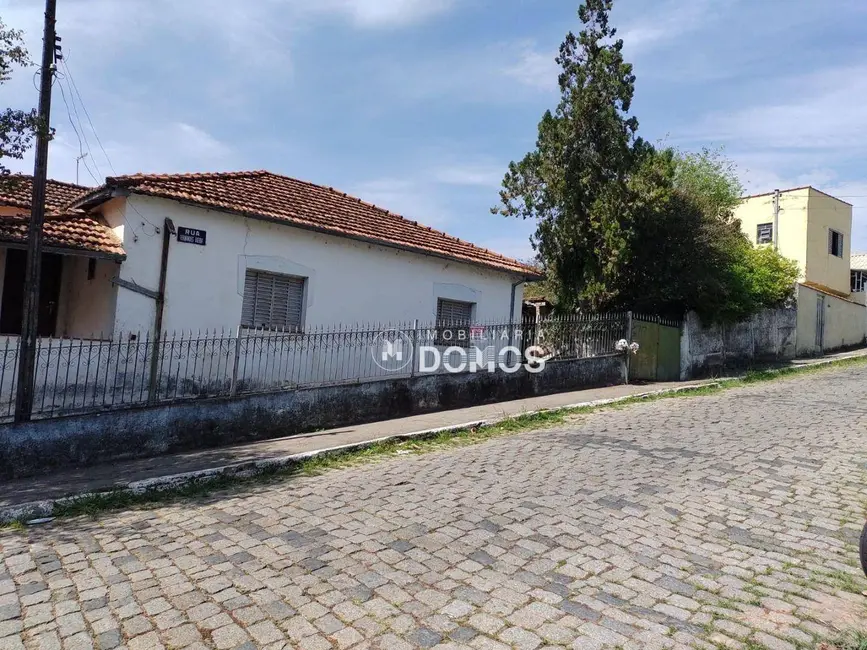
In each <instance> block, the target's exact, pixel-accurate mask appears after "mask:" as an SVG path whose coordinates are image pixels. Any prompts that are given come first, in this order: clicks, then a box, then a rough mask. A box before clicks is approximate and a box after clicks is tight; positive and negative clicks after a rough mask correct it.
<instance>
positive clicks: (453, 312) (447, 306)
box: [437, 299, 473, 325]
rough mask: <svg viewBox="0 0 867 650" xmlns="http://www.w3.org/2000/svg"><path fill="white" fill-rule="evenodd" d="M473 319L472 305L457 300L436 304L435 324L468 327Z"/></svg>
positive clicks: (441, 300) (442, 301)
mask: <svg viewBox="0 0 867 650" xmlns="http://www.w3.org/2000/svg"><path fill="white" fill-rule="evenodd" d="M472 318H473V304H472V303H470V302H459V301H457V300H443V299H440V301H439V302H438V303H437V322H438V323H443V324H446V325H450V324H455V325H469V324H470V321H472Z"/></svg>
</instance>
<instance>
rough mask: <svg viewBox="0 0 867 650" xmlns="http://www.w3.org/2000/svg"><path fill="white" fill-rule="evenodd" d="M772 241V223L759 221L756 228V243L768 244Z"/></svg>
mask: <svg viewBox="0 0 867 650" xmlns="http://www.w3.org/2000/svg"><path fill="white" fill-rule="evenodd" d="M773 241H774V224H772V223H760V224H759V225H758V227H757V228H756V243H757V244H770V243H771V242H773Z"/></svg>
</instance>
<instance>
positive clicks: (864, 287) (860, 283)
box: [852, 271, 867, 293]
mask: <svg viewBox="0 0 867 650" xmlns="http://www.w3.org/2000/svg"><path fill="white" fill-rule="evenodd" d="M862 291H867V272H865V271H852V293H861V292H862Z"/></svg>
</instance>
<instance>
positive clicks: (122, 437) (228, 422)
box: [0, 355, 625, 480]
mask: <svg viewBox="0 0 867 650" xmlns="http://www.w3.org/2000/svg"><path fill="white" fill-rule="evenodd" d="M624 380H625V364H624V358H623V356H622V355H609V356H606V357H596V358H593V359H579V360H574V361H558V362H552V363H549V364H548V365H547V366H546V368H545V370H544V371H543V372H541V373H538V374H530V373H527V372H526V371H524V370H521V371H519V372H517V373H514V374H506V373H502V372H497V373H466V374H461V375H428V376H423V377H416V378H413V379H397V380H386V381H379V382H372V383H366V384H356V385H351V386H339V387H333V386H332V387H325V388H316V389H307V390H296V391H284V392H277V393H270V394H263V395H251V396H245V397H240V398H235V399H207V400H199V401H192V402H186V403H181V404H175V405H171V406H169V405H167V406H157V407H149V408H139V409H129V410H124V411H112V412H108V413H102V414H98V415H87V416H76V417H68V418H58V419H54V420H43V421H35V422H30V423H27V424H20V425H9V426H5V427H3V428H2V429H0V441H2V444H0V479H6V480H8V479H11V478H14V477H22V476H30V475H35V474H40V473H50V472H51V471H54V470H58V469H61V468H64V467H71V466H72V467H77V468H80V467H83V466H87V465H92V464H96V463H100V462H110V461H116V460H121V459H130V458H143V457H149V456H157V455H160V454H166V453H171V452H178V451H185V450H193V449H205V448H212V447H217V446H220V445H227V444H231V443H239V442H250V441H255V440H263V439H268V438H276V437H282V436H287V435H291V434H295V433H302V432H307V431H312V430H317V429H322V428H330V427H339V426H348V425H351V424H360V423H363V422H371V421H378V420H383V419H388V418H396V417H404V416H408V415H413V414H417V413H424V412H430V411H437V410H445V409H453V408H461V407H466V406H472V405H475V404H481V403H485V402H498V401H504V400H510V399H519V398H523V397H530V396H533V395H542V394H546V393H556V392H562V391H568V390H577V389H581V388H590V387H595V386H605V385H614V384H621V383H623V382H624Z"/></svg>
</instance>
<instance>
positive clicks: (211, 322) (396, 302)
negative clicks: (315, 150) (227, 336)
mask: <svg viewBox="0 0 867 650" xmlns="http://www.w3.org/2000/svg"><path fill="white" fill-rule="evenodd" d="M124 201H125V202H126V204H125V203H124ZM103 214H104V216H105V218H106V220H107V221H108V222H109V224H110V225H111V226H112V227H114V228H115V231H116V232H118V233H119V235H120V236H121V237H122V238H123V243H124V248H125V250H126V252H127V260H126V261H125V262H124V264H123V265H122V266H121V269H120V277H122V278H124V279H126V280H130V281H134V282H136V283H137V284H139V285H141V286H144V287H147V288H148V289H156V288H157V284H158V280H159V265H160V250H161V246H162V236H161V235H159V234H157V233H156V231H155V228H154V227H155V226H156V227H158V228H162V227H163V222H164V219H165V217H170V218H171V219H172V221H173V222H174V224H175V226H177V227H181V226H183V227H189V228H196V229H202V230H205V231H206V232H207V245H205V246H196V245H193V244H185V243H180V242H178V241H177V240H176V239H174V238H173V239H172V242H171V253H170V256H169V265H168V277H167V286H166V307H165V319H164V327H165V328H166V330H168V331H172V330H183V329H191V328H192V329H194V330H198V329H200V328H201V329H212V328H216V329H220V328H234V327H237V326H238V324H239V323H240V318H241V303H242V298H243V292H244V276H245V272H246V269H247V268H254V269H259V270H263V271H271V272H275V273H283V274H289V275H296V276H300V277H304V278H306V287H305V294H306V295H305V309H304V312H305V316H304V325H305V327H311V326H316V325H329V326H331V325H335V324H338V323H343V324H353V323H362V322H371V323H396V322H401V321H402V322H406V321H410V322H411V321H412V320H414V319H418V320H419V321H421V322H425V323H426V322H431V321H433V320H434V318H435V316H436V306H437V299H438V298H451V299H455V300H462V301H467V302H474V303H476V309H475V314H474V318H475V320H477V321H484V320H494V319H499V320H502V321H504V322H506V321H508V320H509V306H510V301H511V287H512V282H514V281H515V280H516V279H517V278H516V277H515V276H512V275H510V274H508V273H500V272H497V271H493V270H486V269H484V268H481V267H476V266H473V265H469V264H461V263H458V262H454V261H447V260H443V259H440V258H437V257H432V256H425V255H420V254H416V253H410V252H406V251H401V250H398V249H394V248H387V247H383V246H377V245H374V244H367V243H363V242H358V241H353V240H349V239H345V238H342V237H333V236H330V235H322V234H317V233H313V232H310V231H305V230H301V229H298V228H293V227H291V226H286V225H281V224H273V223H266V222H263V221H259V220H255V219H246V218H243V217H238V216H235V215H231V214H227V213H223V212H219V211H214V210H206V209H202V208H198V207H193V206H188V205H184V204H181V203H178V202H175V201H168V200H164V199H156V198H150V197H143V196H138V195H133V196H131V197H129V198H128V199H125V200H122V199H116V200H113V201H111V202H109V203H108V204H106V206H105V208H104V212H103ZM521 300H522V291H521V289H520V287H519V288H518V290H517V291H516V296H515V314H516V318H517V317H519V316H520V308H521ZM153 314H154V303H153V301H152V300H150V299H149V298H146V297H144V296H141V295H138V294H135V293H133V292H131V291H129V290H125V289H122V290H120V292H119V294H118V302H117V317H116V321H115V330H116V331H118V332H119V331H125V332H129V331H132V332H134V331H139V330H141V331H144V330H148V329H151V328H152V325H153Z"/></svg>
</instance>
